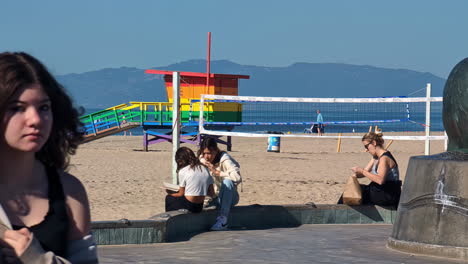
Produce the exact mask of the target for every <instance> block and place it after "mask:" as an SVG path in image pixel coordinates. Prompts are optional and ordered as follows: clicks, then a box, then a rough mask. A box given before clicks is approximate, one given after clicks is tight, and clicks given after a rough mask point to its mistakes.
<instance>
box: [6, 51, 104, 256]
mask: <svg viewBox="0 0 468 264" xmlns="http://www.w3.org/2000/svg"><path fill="white" fill-rule="evenodd" d="M82 137H83V135H82V132H81V125H80V121H79V113H78V111H77V110H76V109H75V108H74V107H73V104H72V101H71V99H70V97H69V96H68V95H67V94H66V92H65V91H64V89H63V87H62V86H61V85H60V84H59V83H58V82H57V81H56V80H55V78H54V77H53V76H52V75H51V74H50V73H49V72H48V70H47V68H46V67H45V66H44V65H43V64H42V63H41V62H39V61H38V60H37V59H36V58H34V57H32V56H31V55H29V54H26V53H23V52H15V53H12V52H3V53H0V168H2V172H1V173H0V263H38V264H52V263H78V264H80V263H89V264H93V263H98V258H97V252H96V244H95V243H94V239H93V237H92V235H91V221H90V220H91V216H90V208H89V203H88V197H87V195H86V190H85V188H84V186H83V184H82V183H81V182H80V180H78V179H77V178H76V177H75V176H73V175H71V174H69V173H67V172H66V169H67V168H68V164H69V163H68V161H69V155H70V154H74V153H75V150H76V148H77V147H78V144H79V143H80V142H81V140H82Z"/></svg>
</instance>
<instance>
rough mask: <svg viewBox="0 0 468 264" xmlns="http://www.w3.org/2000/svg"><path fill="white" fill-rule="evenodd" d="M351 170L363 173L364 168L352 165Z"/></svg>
mask: <svg viewBox="0 0 468 264" xmlns="http://www.w3.org/2000/svg"><path fill="white" fill-rule="evenodd" d="M351 170H352V171H353V172H354V173H356V174H362V171H363V169H362V168H359V167H357V166H356V167H352V168H351Z"/></svg>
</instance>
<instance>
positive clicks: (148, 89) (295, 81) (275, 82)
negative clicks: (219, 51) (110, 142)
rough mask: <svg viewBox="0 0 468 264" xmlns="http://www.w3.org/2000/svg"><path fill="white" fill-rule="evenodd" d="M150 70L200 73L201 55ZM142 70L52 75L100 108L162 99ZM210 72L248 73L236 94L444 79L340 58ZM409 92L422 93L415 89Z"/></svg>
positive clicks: (334, 91) (366, 92) (393, 90)
mask: <svg viewBox="0 0 468 264" xmlns="http://www.w3.org/2000/svg"><path fill="white" fill-rule="evenodd" d="M153 69H159V70H170V71H191V72H205V71H206V62H205V61H204V60H189V61H184V62H181V63H176V64H172V65H169V66H160V67H153ZM144 70H145V69H137V68H129V67H121V68H112V69H102V70H97V71H91V72H85V73H80V74H66V75H60V76H57V79H58V80H59V81H60V82H61V83H62V84H63V85H64V86H65V87H66V88H67V89H68V91H69V92H70V94H71V95H72V96H73V97H74V99H75V101H76V103H77V104H78V105H80V106H83V107H85V108H104V107H110V106H114V105H117V104H121V103H127V102H129V101H147V102H166V101H167V96H166V90H165V86H164V81H163V78H162V75H153V74H145V73H144ZM211 72H212V73H224V74H243V75H250V79H248V80H240V84H239V95H249V96H287V97H380V96H405V95H409V94H411V93H413V92H415V91H417V90H419V89H421V88H424V87H425V86H426V83H431V84H432V95H433V96H442V92H443V87H444V85H445V79H443V78H440V77H438V76H435V75H433V74H431V73H428V72H417V71H412V70H406V69H386V68H379V67H373V66H360V65H350V64H340V63H295V64H292V65H290V66H288V67H260V66H250V65H240V64H237V63H233V62H231V61H227V60H218V61H212V62H211ZM412 96H425V91H420V92H419V93H417V94H414V95H412Z"/></svg>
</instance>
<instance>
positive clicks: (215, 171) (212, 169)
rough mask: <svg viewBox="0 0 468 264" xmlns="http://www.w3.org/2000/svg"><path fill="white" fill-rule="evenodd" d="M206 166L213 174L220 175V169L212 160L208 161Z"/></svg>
mask: <svg viewBox="0 0 468 264" xmlns="http://www.w3.org/2000/svg"><path fill="white" fill-rule="evenodd" d="M205 166H206V167H207V168H208V170H210V172H211V174H213V175H214V176H219V175H220V171H218V170H217V169H216V167H215V166H214V165H213V164H212V163H211V162H209V161H206V164H205Z"/></svg>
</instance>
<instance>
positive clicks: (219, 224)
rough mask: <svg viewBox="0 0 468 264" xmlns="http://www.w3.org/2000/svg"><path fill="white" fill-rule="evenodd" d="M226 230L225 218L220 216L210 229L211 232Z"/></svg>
mask: <svg viewBox="0 0 468 264" xmlns="http://www.w3.org/2000/svg"><path fill="white" fill-rule="evenodd" d="M227 228H228V226H227V217H225V216H222V215H220V216H218V217H217V218H216V223H215V224H214V225H213V226H212V227H211V230H212V231H223V230H227Z"/></svg>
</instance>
